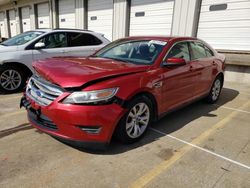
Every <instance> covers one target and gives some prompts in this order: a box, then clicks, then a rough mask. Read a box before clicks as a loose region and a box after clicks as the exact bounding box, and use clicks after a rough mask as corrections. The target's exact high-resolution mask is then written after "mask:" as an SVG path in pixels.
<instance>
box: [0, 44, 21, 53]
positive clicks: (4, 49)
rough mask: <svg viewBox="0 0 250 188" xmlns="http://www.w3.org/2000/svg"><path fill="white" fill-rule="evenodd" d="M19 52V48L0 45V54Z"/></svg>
mask: <svg viewBox="0 0 250 188" xmlns="http://www.w3.org/2000/svg"><path fill="white" fill-rule="evenodd" d="M17 50H18V47H17V46H3V45H0V53H3V52H13V51H17Z"/></svg>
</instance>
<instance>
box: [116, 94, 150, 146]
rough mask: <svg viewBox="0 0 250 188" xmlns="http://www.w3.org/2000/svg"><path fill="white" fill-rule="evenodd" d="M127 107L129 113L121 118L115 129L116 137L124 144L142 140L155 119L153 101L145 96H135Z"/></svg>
mask: <svg viewBox="0 0 250 188" xmlns="http://www.w3.org/2000/svg"><path fill="white" fill-rule="evenodd" d="M127 108H128V111H127V113H126V114H125V115H124V116H123V117H122V118H121V120H120V122H119V124H118V126H117V128H116V131H115V137H116V138H117V139H118V140H119V141H120V142H121V143H123V144H131V143H134V142H137V141H138V140H140V139H141V138H142V137H143V136H144V134H145V132H146V130H147V128H148V127H149V125H150V123H151V122H152V119H153V105H152V102H151V101H150V99H148V98H147V97H145V96H141V97H136V98H134V99H133V100H131V101H130V102H129V104H128V107H127ZM140 110H142V111H141V112H142V114H141V115H140V112H139V111H140Z"/></svg>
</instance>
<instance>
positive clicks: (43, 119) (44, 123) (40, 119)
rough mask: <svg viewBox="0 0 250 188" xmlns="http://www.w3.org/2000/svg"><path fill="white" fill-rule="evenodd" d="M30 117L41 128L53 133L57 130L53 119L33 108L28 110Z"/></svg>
mask: <svg viewBox="0 0 250 188" xmlns="http://www.w3.org/2000/svg"><path fill="white" fill-rule="evenodd" d="M28 116H29V119H30V120H31V121H32V122H33V123H35V124H36V125H37V126H39V127H41V128H45V129H49V130H52V131H56V130H57V126H56V124H54V122H53V121H52V120H51V119H49V118H48V117H47V116H45V115H43V114H41V113H38V112H36V111H35V110H34V109H32V108H30V109H28Z"/></svg>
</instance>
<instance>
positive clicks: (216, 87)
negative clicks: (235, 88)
mask: <svg viewBox="0 0 250 188" xmlns="http://www.w3.org/2000/svg"><path fill="white" fill-rule="evenodd" d="M222 85H223V83H222V79H221V77H219V76H218V77H217V78H216V79H215V81H214V83H213V85H212V88H211V90H210V92H209V95H208V96H207V98H206V100H207V102H208V103H211V104H213V103H215V102H216V101H217V100H218V99H219V96H220V93H221V89H222Z"/></svg>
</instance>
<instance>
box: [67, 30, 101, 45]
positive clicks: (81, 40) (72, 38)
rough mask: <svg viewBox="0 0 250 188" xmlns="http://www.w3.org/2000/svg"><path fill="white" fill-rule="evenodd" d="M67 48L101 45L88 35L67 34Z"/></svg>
mask: <svg viewBox="0 0 250 188" xmlns="http://www.w3.org/2000/svg"><path fill="white" fill-rule="evenodd" d="M68 39H69V46H71V47H74V46H94V45H100V44H102V41H101V40H100V39H98V38H97V37H95V36H93V35H91V34H88V33H73V32H71V33H68Z"/></svg>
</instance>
